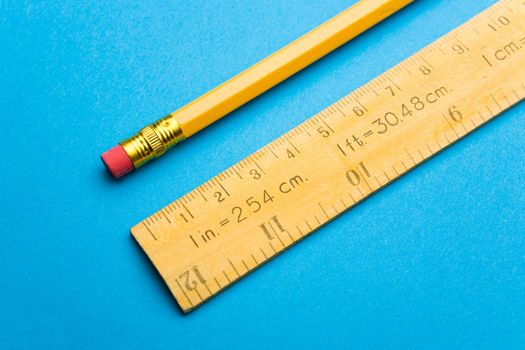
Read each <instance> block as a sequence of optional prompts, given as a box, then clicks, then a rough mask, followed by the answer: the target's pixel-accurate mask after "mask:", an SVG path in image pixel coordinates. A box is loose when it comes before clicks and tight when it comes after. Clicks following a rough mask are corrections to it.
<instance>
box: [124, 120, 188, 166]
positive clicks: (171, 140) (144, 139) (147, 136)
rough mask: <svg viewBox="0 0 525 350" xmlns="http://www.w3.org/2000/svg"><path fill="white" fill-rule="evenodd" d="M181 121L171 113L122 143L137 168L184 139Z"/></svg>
mask: <svg viewBox="0 0 525 350" xmlns="http://www.w3.org/2000/svg"><path fill="white" fill-rule="evenodd" d="M184 139H185V136H184V134H183V133H182V129H181V128H180V125H179V123H177V121H176V120H175V118H173V116H172V115H171V114H170V115H168V116H166V117H164V118H162V119H160V120H158V121H156V122H155V123H153V124H150V125H148V126H146V127H145V128H143V129H141V130H140V131H139V132H138V133H137V134H135V135H134V136H132V137H130V138H129V139H127V140H126V141H123V142H121V143H120V145H121V146H122V147H123V148H124V150H125V151H126V153H127V154H128V156H129V158H130V159H131V162H132V163H133V166H134V167H135V169H136V168H138V167H140V166H142V165H143V164H144V163H146V162H148V161H150V160H151V159H153V158H157V157H159V156H161V155H162V154H164V153H165V152H166V151H167V150H168V149H170V148H171V147H173V146H175V145H176V144H177V143H179V142H180V141H182V140H184Z"/></svg>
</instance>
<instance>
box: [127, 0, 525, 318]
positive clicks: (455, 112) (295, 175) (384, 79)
mask: <svg viewBox="0 0 525 350" xmlns="http://www.w3.org/2000/svg"><path fill="white" fill-rule="evenodd" d="M520 1H522V0H520ZM501 4H504V6H502V5H501ZM521 4H522V2H518V1H517V0H505V1H504V2H500V3H498V4H496V5H494V6H493V7H492V8H491V9H490V10H488V11H486V12H484V13H482V14H481V15H479V16H477V17H475V18H474V19H473V20H471V21H469V22H466V24H464V25H463V26H461V27H459V28H458V29H456V30H454V31H452V32H451V33H449V34H447V35H446V36H445V37H443V38H441V39H438V40H437V41H435V42H434V43H433V44H431V45H429V46H428V47H427V48H425V49H423V50H421V51H420V52H419V53H416V54H415V55H413V56H411V57H410V58H408V59H406V60H405V61H403V62H401V63H400V64H398V65H396V66H395V67H393V68H392V69H390V70H389V71H387V72H385V73H384V74H382V75H381V76H379V77H377V78H376V79H373V80H371V81H370V82H369V83H367V84H365V85H363V86H362V87H361V88H359V89H357V90H356V91H354V92H353V93H350V94H349V95H347V96H345V97H343V98H341V99H340V100H339V101H337V102H335V103H334V104H333V105H332V106H329V107H328V108H326V109H325V110H323V111H321V112H320V113H317V114H316V115H315V116H313V117H312V118H310V119H308V120H306V121H305V122H303V123H301V124H300V125H299V126H297V127H296V128H294V129H293V130H291V131H289V132H288V133H285V134H284V135H283V136H281V137H279V138H278V139H277V140H275V141H274V142H272V143H270V144H268V145H267V146H265V147H263V148H261V149H260V150H259V151H257V152H255V153H253V154H252V155H251V156H249V157H247V158H245V159H244V160H242V161H240V162H239V163H238V164H237V165H234V166H233V167H231V168H228V169H227V170H225V171H224V172H222V173H221V174H219V175H217V176H216V177H214V178H212V179H210V180H209V181H207V182H205V183H204V184H203V185H202V186H199V187H198V188H197V189H196V190H194V191H191V192H190V193H189V194H187V195H185V196H183V197H181V198H180V199H179V200H177V201H175V202H174V203H172V204H171V205H170V206H168V207H167V209H165V210H167V212H168V213H169V212H170V209H171V212H172V213H174V216H173V217H175V218H176V220H173V219H171V220H170V219H169V218H168V215H167V212H165V211H163V210H161V211H159V212H157V213H156V214H154V215H152V216H150V217H149V218H147V219H145V220H144V221H143V222H142V224H143V225H137V226H135V227H134V228H133V229H132V233H133V235H134V236H135V238H136V239H137V241H138V242H139V244H140V245H141V247H142V248H143V249H144V250H145V251H146V253H147V255H148V257H149V258H150V259H151V260H152V261H153V263H154V264H155V265H156V266H157V269H158V270H159V272H160V274H161V275H162V277H163V278H164V280H165V281H166V283H167V284H168V286H170V290H171V291H172V293H173V295H174V296H175V298H176V300H177V301H178V303H179V305H180V306H181V308H182V309H183V310H184V311H189V310H191V309H193V308H194V307H196V306H198V305H200V304H201V303H202V302H203V301H205V300H207V299H208V298H209V297H211V296H212V295H215V294H216V293H218V292H219V291H220V290H222V289H224V288H226V287H227V286H229V285H230V284H231V283H232V280H231V279H230V278H229V276H228V275H227V273H226V270H231V269H233V271H234V272H235V273H236V274H237V278H235V280H237V279H238V278H240V277H242V276H244V275H245V274H247V273H249V271H252V270H253V269H255V268H257V267H258V266H260V265H262V264H264V262H266V261H268V260H269V259H270V258H271V257H273V256H275V255H277V254H278V253H280V252H281V251H283V250H284V249H286V248H288V247H289V246H291V245H293V244H294V243H295V242H297V241H298V239H294V236H295V235H296V233H295V231H294V235H292V234H291V231H290V230H291V229H292V230H296V231H297V234H298V237H299V239H301V238H303V237H305V236H307V235H308V234H310V233H311V232H313V231H314V230H315V229H317V228H318V227H320V226H322V225H324V224H325V223H327V222H328V221H330V220H332V219H333V218H334V217H336V216H337V215H338V214H339V213H340V212H344V211H345V210H346V209H348V208H350V207H352V206H353V205H355V204H356V203H357V202H359V201H361V200H363V199H364V198H366V197H368V196H369V195H370V194H372V193H374V192H376V191H377V190H378V189H379V188H382V187H383V186H384V185H386V184H387V183H389V182H391V181H393V180H394V179H396V178H398V177H399V176H401V175H403V174H404V173H406V172H407V171H409V170H410V169H412V168H413V167H415V166H417V165H418V164H420V163H421V162H423V161H425V160H426V159H428V158H430V157H432V156H433V155H435V154H436V153H439V152H440V151H441V150H443V149H444V148H446V147H448V146H449V145H451V144H453V143H454V142H456V141H457V140H459V139H460V138H461V137H463V136H465V135H466V134H468V133H470V132H471V131H473V130H475V129H476V128H477V127H478V126H480V125H482V124H484V123H486V122H487V121H489V120H491V119H492V118H494V117H495V115H496V114H497V113H496V112H498V113H499V112H501V111H503V110H504V109H507V108H508V107H510V106H512V105H513V104H516V103H518V102H519V101H521V100H522V99H523V97H524V96H523V95H525V84H524V81H525V75H524V73H523V72H524V71H525V69H524V68H525V67H524V63H523V62H525V60H524V56H523V54H524V53H525V44H524V43H523V42H522V41H523V40H522V38H525V20H524V19H525V8H524V7H523V6H518V5H521ZM507 7H510V8H512V9H514V12H513V13H511V14H509V10H508V9H507ZM487 14H492V15H491V16H488V15H487ZM487 16H488V17H489V18H490V20H489V21H488V22H487V20H486V19H485V18H486V17H487ZM472 33H475V34H472ZM516 43H519V45H518V44H516ZM453 45H456V46H454V47H455V48H456V50H454V47H453ZM460 48H461V49H460ZM422 65H423V66H424V67H422ZM425 68H426V69H425ZM473 76H475V77H476V78H477V77H479V79H478V78H477V79H478V80H477V81H474V82H471V81H472V77H473ZM385 86H390V87H391V88H394V90H393V96H392V92H391V91H390V88H388V87H387V88H385ZM464 86H467V88H464ZM376 89H378V90H381V91H382V92H383V93H382V94H378V93H377V91H376ZM384 89H385V90H384ZM518 90H519V92H518ZM491 105H494V107H492V106H491ZM365 106H366V107H365ZM331 117H334V118H331ZM328 118H331V119H330V123H327V119H328ZM466 119H468V121H467V120H466ZM319 124H321V125H324V127H325V128H326V131H327V132H328V134H326V133H325V132H321V131H320V130H317V128H318V127H316V125H318V126H319ZM321 130H323V129H321ZM460 130H461V131H460ZM422 131H424V132H422ZM449 135H450V137H449ZM453 135H455V137H454V136H453ZM434 144H435V145H434ZM339 148H340V149H341V151H339ZM287 150H288V151H290V152H293V153H294V157H290V156H289V154H288V156H287ZM427 151H428V155H427ZM299 153H301V157H297V155H298V154H299ZM278 155H279V156H278ZM417 155H419V157H418V156H417ZM416 158H417V159H416ZM409 159H410V160H409ZM256 160H257V161H256ZM405 160H406V161H408V162H410V161H411V162H412V163H411V164H410V167H408V166H407V164H406V163H405ZM361 165H362V166H363V167H361ZM243 167H245V168H246V170H242V169H244V168H243ZM396 167H403V168H404V170H403V171H401V172H399V171H398V169H397V168H396ZM252 169H253V170H255V171H256V172H257V173H258V174H259V175H260V178H258V179H255V178H253V179H252V177H251V175H252V174H251V175H249V176H248V175H245V174H248V173H250V170H252ZM263 169H264V170H263ZM234 173H237V176H232V175H233V174H234ZM389 173H391V174H392V175H389ZM243 175H244V176H243ZM370 179H373V180H374V181H375V182H372V183H373V186H372V184H371V183H370ZM382 179H384V182H383V180H382ZM215 183H217V185H218V186H219V187H221V188H222V189H223V191H224V192H225V193H226V192H227V194H228V195H227V196H225V198H224V200H223V201H222V202H220V203H219V202H217V201H214V200H207V199H206V196H204V194H203V192H205V191H206V190H207V189H209V190H213V188H214V186H215ZM223 183H224V185H223ZM226 188H227V189H228V190H226ZM199 194H200V195H199ZM342 194H343V195H344V197H341V195H342ZM354 195H355V196H358V199H357V200H356V199H355V198H354ZM346 196H348V198H349V199H350V200H351V203H352V204H351V205H348V204H347V203H346V202H345V199H346V198H345V197H346ZM339 206H341V208H343V210H342V211H339V210H338V207H339ZM177 208H180V210H182V213H181V212H180V211H179V209H177ZM232 208H238V209H235V211H233V209H232ZM330 208H331V209H330ZM175 209H177V210H175ZM327 209H328V211H330V212H328V211H327ZM190 210H191V211H190ZM332 210H333V212H332ZM323 215H324V216H323ZM173 217H172V218H173ZM320 217H322V218H323V220H320ZM164 218H165V219H166V220H164ZM268 218H269V219H268ZM324 218H326V219H324ZM221 220H222V221H221ZM308 220H314V221H315V222H317V224H315V227H312V225H311V224H310V223H309V221H308ZM304 225H305V226H304ZM301 227H305V229H304V230H303V229H302V228H301ZM265 230H266V231H267V232H265ZM164 232H169V233H170V234H163V233H164ZM283 232H285V233H286V235H285V236H284V237H282V233H283ZM146 235H148V236H149V237H151V238H153V239H151V238H149V237H147V236H146ZM194 235H196V236H197V237H201V236H202V238H203V239H204V238H206V239H204V240H203V241H201V240H200V238H199V241H197V240H196V238H197V237H194ZM286 236H288V237H289V240H288V239H286ZM270 237H271V238H276V240H273V241H272V240H271V239H270ZM283 238H284V239H286V242H285V241H283ZM277 240H278V241H279V242H280V243H281V245H282V247H280V248H279V249H278V250H276V249H275V247H274V245H273V244H272V242H276V241H277ZM266 244H268V245H269V249H271V250H270V253H269V255H267V254H266V253H265V251H264V249H263V247H264V246H265V245H266ZM265 249H266V248H265ZM272 251H273V253H271V252H272ZM259 252H260V254H262V255H261V261H258V259H256V256H255V254H254V253H257V255H259ZM233 261H237V262H239V264H241V263H242V265H244V266H245V267H246V272H244V269H242V268H241V270H243V272H242V273H241V272H240V270H239V268H238V267H237V266H236V265H234V263H233ZM251 261H253V262H254V266H253V267H251V268H250V267H249V264H248V263H247V262H251ZM250 265H251V263H250ZM224 278H225V279H226V282H225V283H220V282H219V281H220V280H223V279H224ZM212 279H213V280H214V281H215V284H216V285H217V290H215V288H213V290H212V289H210V288H209V286H208V284H207V282H206V281H211V280H212ZM202 284H203V285H204V286H202V287H201V285H202ZM205 289H206V290H208V293H207V294H206V295H202V292H201V291H204V290H205ZM192 297H193V298H194V299H193V300H192V299H191V298H192ZM197 298H198V299H199V301H198V302H195V301H194V300H195V299H197Z"/></svg>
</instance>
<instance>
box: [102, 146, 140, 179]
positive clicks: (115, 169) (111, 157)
mask: <svg viewBox="0 0 525 350" xmlns="http://www.w3.org/2000/svg"><path fill="white" fill-rule="evenodd" d="M100 158H101V159H102V162H103V163H104V165H105V166H106V168H107V169H108V171H109V172H110V173H111V176H113V177H114V178H115V179H118V178H120V177H122V176H124V175H126V174H127V173H129V172H131V171H133V170H134V169H135V167H134V166H133V163H132V162H131V159H130V158H129V156H128V154H127V153H126V151H125V150H124V148H123V147H122V146H121V145H116V146H115V147H113V148H112V149H110V150H108V151H106V152H104V153H102V155H101V156H100Z"/></svg>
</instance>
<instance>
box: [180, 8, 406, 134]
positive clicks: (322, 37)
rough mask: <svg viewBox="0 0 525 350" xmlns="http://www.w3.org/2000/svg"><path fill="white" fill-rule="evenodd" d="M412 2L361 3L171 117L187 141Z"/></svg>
mask: <svg viewBox="0 0 525 350" xmlns="http://www.w3.org/2000/svg"><path fill="white" fill-rule="evenodd" d="M412 1H413V0H362V1H360V2H358V3H357V4H355V5H354V6H352V7H350V8H348V9H347V10H345V11H344V12H342V13H340V14H339V15H337V16H335V17H333V18H332V19H330V20H329V21H327V22H325V23H323V24H322V25H320V26H319V27H317V28H315V29H314V30H312V31H310V32H309V33H307V34H305V35H304V36H302V37H301V38H299V39H297V40H295V41H293V42H292V43H290V44H289V45H287V46H286V47H284V48H282V49H281V50H279V51H277V52H275V53H274V54H272V55H271V56H269V57H267V58H266V59H264V60H262V61H260V62H259V63H257V64H255V65H253V66H252V67H250V68H248V69H247V70H245V71H244V72H242V73H240V74H238V75H236V76H235V77H233V78H232V79H230V80H228V81H227V82H225V83H224V84H222V85H220V86H218V87H217V88H215V89H213V90H211V91H210V92H208V93H206V94H205V95H203V96H201V97H199V98H197V99H196V100H194V101H193V102H191V103H190V104H188V105H186V106H184V107H182V108H181V109H179V110H177V111H176V112H173V113H172V114H171V115H172V116H173V117H174V118H175V119H176V120H177V122H178V123H179V125H180V127H181V129H182V132H183V134H184V136H185V137H189V136H191V135H193V134H195V133H196V132H198V131H200V130H202V129H203V128H205V127H206V126H208V125H210V124H211V123H213V122H215V121H216V120H218V119H220V118H222V117H223V116H225V115H226V114H228V113H229V112H231V111H233V110H235V109H236V108H238V107H240V106H242V105H243V104H245V103H246V102H248V101H250V100H251V99H253V98H255V97H257V96H258V95H260V94H262V93H263V92H265V91H267V90H268V89H270V88H272V87H273V86H275V85H277V84H279V83H280V82H282V81H283V80H285V79H287V78H288V77H290V76H291V75H293V74H295V73H297V72H298V71H300V70H301V69H303V68H305V67H306V66H308V65H310V64H311V63H312V62H315V61H316V60H318V59H319V58H321V57H323V56H325V55H326V54H328V53H329V52H331V51H333V50H334V49H336V48H338V47H339V46H341V45H343V44H344V43H346V42H347V41H349V40H350V39H352V38H354V37H356V36H357V35H359V34H361V33H362V32H364V31H365V30H367V29H369V28H370V27H372V26H374V25H375V24H377V23H378V22H380V21H381V20H383V19H385V18H386V17H388V16H390V15H391V14H393V13H394V12H396V11H398V10H399V9H401V8H402V7H404V6H406V5H407V4H409V3H411V2H412Z"/></svg>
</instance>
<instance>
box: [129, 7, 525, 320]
mask: <svg viewBox="0 0 525 350" xmlns="http://www.w3.org/2000/svg"><path fill="white" fill-rule="evenodd" d="M508 2H511V1H509V0H498V1H497V2H495V3H493V4H491V5H489V6H488V7H486V8H485V9H483V10H481V11H480V12H478V13H476V14H475V15H473V16H472V17H470V18H469V19H467V20H466V21H464V22H462V23H460V24H459V25H457V26H456V27H454V28H453V29H451V30H449V31H448V32H446V33H444V34H443V35H441V36H439V37H438V38H436V39H435V40H433V41H431V42H430V43H429V44H427V45H425V46H423V47H422V48H420V49H419V50H417V51H415V52H414V53H412V54H410V55H409V56H407V57H405V58H403V59H401V61H399V62H398V63H396V64H394V65H393V66H391V67H390V68H388V69H386V70H384V71H383V72H381V73H380V74H378V75H376V76H375V77H373V78H371V79H369V80H368V81H366V82H365V83H363V84H361V85H360V86H358V87H357V88H356V89H353V90H351V91H350V92H349V93H347V94H345V95H344V96H343V97H342V98H340V99H338V100H336V101H335V102H333V103H331V104H329V105H328V106H327V107H325V108H323V109H322V110H321V111H319V112H317V113H315V114H314V115H312V116H310V117H308V118H306V119H304V120H303V121H301V122H300V123H299V124H297V125H295V126H294V127H292V128H291V129H289V130H288V131H286V132H284V133H282V134H280V135H279V136H277V137H276V138H274V139H272V140H271V141H269V142H268V143H266V144H264V145H263V146H262V147H260V148H258V149H257V150H255V151H253V152H251V153H250V154H248V155H247V156H246V157H244V158H242V159H240V160H239V161H237V162H235V163H234V164H233V165H230V166H228V167H227V168H225V169H224V170H222V171H219V172H218V173H217V175H214V176H212V177H211V178H209V179H208V180H206V181H204V182H203V183H201V184H200V185H198V186H196V187H195V188H193V189H191V190H189V191H187V192H186V193H185V194H184V195H182V196H180V197H178V198H177V199H175V200H174V201H171V202H169V203H168V204H167V205H164V206H163V207H161V208H160V209H158V210H156V211H155V212H154V213H153V214H151V215H149V216H147V217H146V218H144V219H143V220H141V221H139V222H138V223H137V224H135V225H133V226H132V227H131V228H130V229H129V231H130V234H131V236H132V237H133V238H134V240H135V241H136V242H137V243H138V244H139V246H140V248H141V250H142V251H143V252H144V253H145V254H146V256H147V257H148V260H149V261H150V263H151V264H152V265H153V267H154V268H155V270H156V271H157V273H158V274H159V276H160V277H161V278H162V280H163V281H164V284H165V285H166V287H167V288H168V290H169V291H170V293H171V294H172V296H173V298H174V299H175V302H176V303H177V306H178V307H179V308H180V310H181V311H182V312H183V313H184V314H188V313H190V312H192V311H194V310H195V309H196V308H199V307H200V306H201V305H202V304H205V303H206V302H209V301H210V300H212V299H214V298H215V296H217V295H219V294H222V292H224V291H225V290H227V289H229V287H231V286H233V285H235V284H236V283H237V282H239V281H240V280H242V279H244V278H245V277H247V276H248V275H250V274H252V273H253V272H255V271H256V270H258V269H259V268H261V267H263V266H265V265H266V264H267V263H269V262H270V261H273V260H274V258H276V257H278V256H280V255H281V254H282V253H284V252H286V251H288V249H290V248H292V247H293V246H295V245H296V244H297V243H300V242H302V241H303V240H304V239H305V238H308V237H310V236H311V235H312V234H313V233H315V232H317V231H318V230H319V229H321V228H323V227H324V226H325V225H327V224H329V223H331V222H332V221H333V220H335V219H337V218H339V217H340V216H342V215H343V214H345V213H347V212H348V211H350V210H351V209H353V208H355V207H356V206H358V205H360V204H361V203H362V202H363V201H365V200H367V199H369V198H370V197H371V196H374V195H375V194H376V193H378V192H380V191H381V190H383V189H384V188H385V187H387V186H389V185H391V184H392V183H394V182H396V181H397V180H400V179H402V178H404V177H405V176H406V175H407V174H408V173H410V172H412V171H413V170H414V169H416V168H418V167H419V166H421V165H423V164H425V163H426V162H427V161H429V160H431V159H433V158H434V157H435V156H438V155H440V154H441V153H442V152H444V151H446V150H448V149H449V148H450V147H451V146H454V145H456V143H458V142H460V141H462V140H464V139H465V138H466V137H467V136H469V135H471V134H473V133H474V132H476V131H478V130H480V129H482V128H483V127H485V126H486V125H487V124H488V123H489V122H492V121H493V120H495V119H499V117H501V116H503V115H504V114H505V113H506V112H507V111H508V110H509V109H511V108H514V107H516V106H518V105H520V104H521V103H523V101H524V100H525V96H524V97H522V98H520V99H519V100H517V101H516V102H514V103H512V104H510V105H509V106H506V107H505V108H502V109H500V110H499V111H497V112H494V113H491V114H492V116H491V117H489V118H488V119H486V120H483V121H482V122H481V123H480V124H478V125H477V126H475V127H474V128H473V129H471V130H470V131H468V132H466V133H464V134H463V135H461V136H459V137H457V138H456V139H455V140H452V141H451V142H450V143H448V144H447V145H445V146H444V147H442V148H440V149H439V150H437V151H436V152H434V153H432V154H431V155H429V156H428V157H426V158H424V159H422V160H421V161H419V162H418V163H416V164H414V165H412V166H410V167H407V169H406V170H405V171H404V172H403V173H401V174H400V175H398V176H397V177H395V178H393V179H391V180H388V181H387V182H385V183H384V184H383V185H381V186H380V187H378V188H376V189H375V190H372V191H371V192H370V193H368V194H367V195H365V196H364V197H362V198H361V199H359V200H357V201H356V202H355V203H354V204H353V205H351V206H349V207H348V208H346V209H344V210H342V211H341V212H339V213H338V214H336V215H335V216H333V217H332V218H329V219H328V220H327V221H325V222H323V223H322V224H321V225H319V226H318V227H316V228H314V229H313V230H311V231H309V232H308V233H306V234H305V235H303V236H301V237H300V238H298V239H297V240H295V241H293V242H292V243H290V244H289V245H287V246H285V247H283V249H281V250H280V251H278V252H276V253H274V254H273V255H272V256H270V257H269V258H268V259H266V260H264V261H262V262H260V263H258V264H257V265H256V266H254V267H253V268H252V269H249V270H248V271H246V272H244V273H243V274H241V275H240V276H237V277H236V278H235V279H232V281H231V282H229V283H228V284H226V285H224V286H222V287H221V288H220V289H218V290H217V291H215V292H214V293H213V294H211V295H210V296H208V297H205V298H203V299H202V300H200V301H198V302H197V303H195V304H194V303H193V302H191V301H190V302H189V304H191V306H190V307H187V308H184V307H183V306H182V305H181V303H180V302H179V300H178V299H177V294H176V293H175V290H174V289H172V287H171V286H170V283H168V278H165V277H164V276H163V274H162V273H161V271H160V270H159V269H158V268H157V266H156V265H155V263H154V261H153V259H152V257H151V256H150V254H149V253H148V250H146V249H145V248H144V246H143V245H142V244H141V242H140V240H139V238H138V237H137V235H135V233H134V232H133V231H134V230H135V229H136V228H137V227H138V226H140V225H143V224H144V222H145V221H146V220H148V219H149V218H151V217H153V216H154V215H156V214H157V213H158V212H160V211H161V210H163V209H164V208H166V207H168V206H170V205H171V204H173V203H175V202H178V201H179V200H181V199H183V198H184V197H185V196H186V195H188V194H189V193H191V192H193V191H195V190H196V189H198V188H199V187H201V186H202V185H203V184H205V183H207V182H209V181H211V180H213V179H215V178H218V176H219V175H221V174H223V173H226V172H227V171H228V170H230V169H232V168H233V167H234V166H235V165H236V164H238V163H240V162H242V161H243V160H245V159H249V158H250V157H252V156H253V155H255V154H256V153H258V152H260V151H262V150H263V149H265V148H267V147H268V146H269V145H271V144H273V143H274V142H276V141H277V140H280V139H282V138H285V137H286V136H287V135H288V134H289V133H291V132H293V131H294V130H295V129H297V128H298V127H300V126H301V125H303V124H304V123H306V122H308V121H309V120H311V119H313V118H315V117H317V116H319V115H321V114H322V113H323V112H325V111H326V110H328V109H329V108H330V107H331V106H333V105H335V104H337V103H339V102H340V101H342V100H344V99H345V98H347V97H348V96H350V95H352V94H354V93H356V92H357V91H359V90H360V89H362V88H363V87H366V86H368V85H369V84H370V83H371V82H373V81H375V80H377V79H378V78H380V77H382V76H385V75H388V74H389V73H390V72H393V71H395V69H396V68H400V66H401V65H402V64H403V63H404V62H405V61H407V60H409V59H411V58H412V57H414V56H417V55H422V56H423V57H424V56H425V55H424V53H425V52H426V51H429V50H432V49H433V46H434V45H435V44H437V43H438V42H439V41H441V40H442V39H445V38H447V37H448V36H449V35H450V34H452V33H454V32H455V31H457V30H458V29H460V28H463V27H467V26H468V25H472V24H473V23H472V22H474V21H475V20H477V19H478V17H479V16H481V15H483V14H484V13H487V14H489V12H492V11H495V10H496V8H497V7H504V8H506V9H508V6H507V3H508ZM516 2H517V1H516ZM520 83H521V85H520V86H521V87H522V88H523V89H524V90H525V85H524V84H525V82H520Z"/></svg>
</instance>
